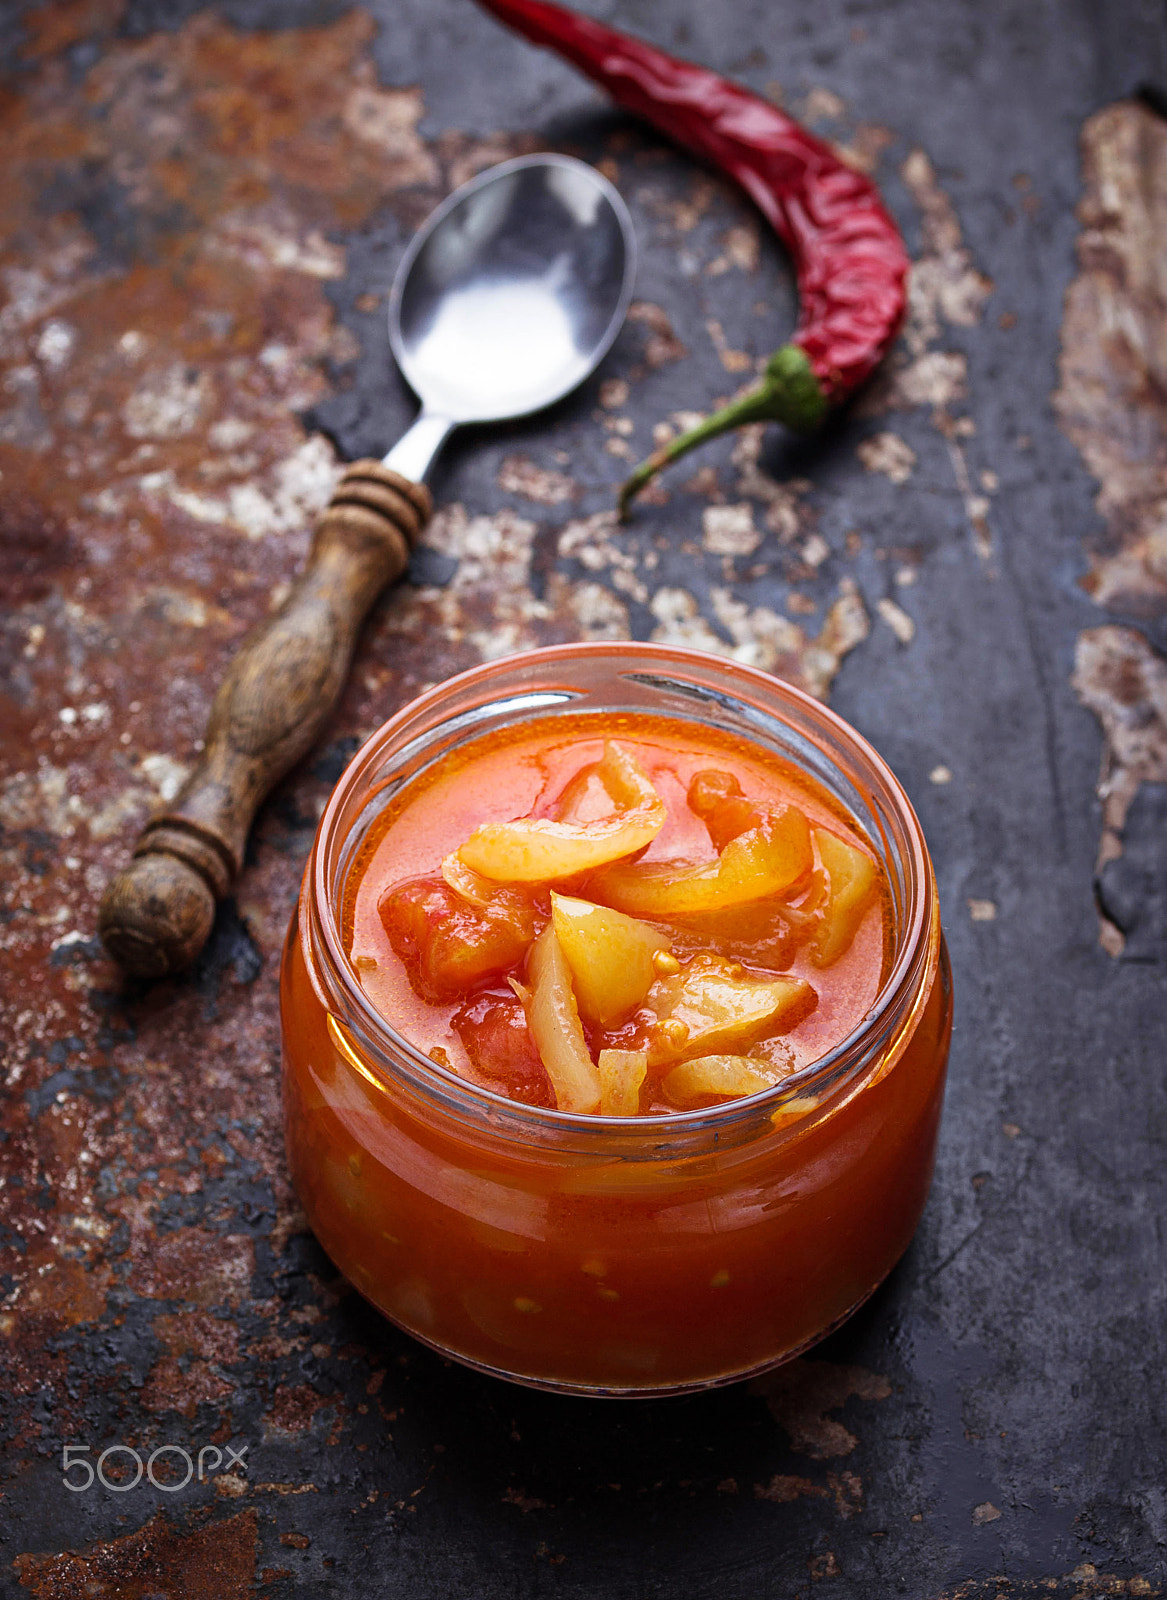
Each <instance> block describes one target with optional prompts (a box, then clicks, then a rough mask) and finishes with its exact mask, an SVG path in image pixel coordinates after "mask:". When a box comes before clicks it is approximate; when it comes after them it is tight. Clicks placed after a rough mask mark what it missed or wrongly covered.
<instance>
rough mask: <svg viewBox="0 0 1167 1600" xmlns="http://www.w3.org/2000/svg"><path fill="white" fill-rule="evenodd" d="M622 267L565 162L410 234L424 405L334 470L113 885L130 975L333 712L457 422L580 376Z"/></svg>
mask: <svg viewBox="0 0 1167 1600" xmlns="http://www.w3.org/2000/svg"><path fill="white" fill-rule="evenodd" d="M634 259H635V243H634V239H633V234H632V224H631V221H630V219H629V216H628V212H627V210H626V208H625V206H624V203H623V201H622V200H621V199H620V196H619V195H618V194H617V193H616V191H615V190H614V189H613V188H612V186H611V184H609V183H608V182H607V181H606V180H605V179H604V178H602V177H601V176H600V175H599V173H597V172H595V171H593V169H592V168H591V167H588V166H585V165H584V164H583V162H580V161H574V160H572V159H571V158H570V157H568V156H558V155H536V156H524V157H521V158H520V159H519V160H517V161H507V162H504V163H503V164H502V165H501V166H498V167H493V168H491V169H490V170H489V171H488V172H484V173H481V174H480V175H479V176H478V177H477V178H475V179H473V180H472V181H471V182H470V183H468V184H466V185H465V186H464V187H463V188H461V189H459V190H457V191H456V193H454V194H452V195H451V196H450V198H449V199H448V200H447V201H446V202H445V203H444V204H443V205H441V206H439V207H438V209H437V211H435V212H434V214H433V216H432V217H431V218H430V219H429V221H428V222H427V223H426V224H425V226H424V227H423V228H422V230H421V232H420V233H419V234H418V236H417V237H416V238H415V239H414V241H413V243H412V244H411V245H410V247H409V249H408V250H407V252H406V254H405V258H404V260H403V261H402V263H401V266H400V269H399V270H398V273H397V277H396V280H395V281H394V285H393V290H392V294H391V296H390V307H389V336H390V340H391V342H392V345H393V351H394V354H395V355H396V357H397V360H398V362H399V364H400V366H401V370H402V372H403V373H404V374H405V377H406V379H407V380H408V381H409V383H410V385H411V386H412V387H413V389H414V390H415V391H416V393H417V394H418V396H419V397H420V399H421V402H422V408H421V412H420V414H419V416H418V417H417V419H416V421H415V422H414V424H413V426H412V427H411V428H410V429H409V430H408V432H407V433H406V434H405V435H404V436H403V438H402V439H401V440H399V442H398V443H397V444H396V445H395V446H394V447H393V449H392V450H391V451H390V452H389V454H388V455H387V456H386V457H385V458H384V460H382V461H356V462H353V463H352V465H351V466H349V467H348V468H346V470H345V472H344V474H343V476H342V478H341V480H340V483H339V485H338V487H337V490H336V493H335V494H334V495H333V497H332V500H331V502H330V503H329V505H328V507H327V509H326V510H325V511H324V513H323V515H322V516H321V518H320V520H319V522H318V523H317V526H316V531H315V536H314V538H313V542H312V549H311V552H310V553H309V557H308V564H307V566H306V567H305V569H304V571H303V573H302V574H301V576H300V577H299V578H298V579H297V580H296V583H295V585H294V586H293V588H292V590H291V593H290V594H289V595H288V598H287V600H286V601H285V602H284V604H283V606H282V607H281V609H280V611H279V612H278V613H277V614H276V615H275V616H274V617H272V618H271V619H270V620H269V621H267V622H264V623H261V624H260V625H259V626H258V627H256V628H255V629H253V631H252V632H251V633H250V634H249V635H248V636H247V638H246V639H245V640H244V642H243V644H242V645H241V647H240V649H239V652H238V654H237V655H236V656H235V659H234V660H233V661H232V663H231V666H230V667H229V668H228V671H227V675H226V677H225V678H224V680H223V682H222V683H221V684H220V686H219V691H218V694H217V695H216V696H215V701H214V704H213V706H212V707H211V716H210V721H209V723H208V725H207V732H206V738H205V740H204V748H203V753H202V755H201V757H200V760H199V763H198V765H197V766H196V767H195V769H194V771H193V772H192V774H191V776H190V778H189V779H188V780H187V782H186V784H185V786H184V787H183V789H182V791H181V793H180V794H179V795H178V797H177V798H176V800H175V801H174V803H173V804H172V805H171V806H170V807H169V808H168V809H167V810H166V811H164V812H163V813H162V814H161V815H159V816H156V817H154V818H152V819H151V821H150V822H148V823H147V824H146V827H145V829H144V830H143V832H142V834H141V837H140V838H139V839H138V842H137V845H136V847H135V850H134V859H133V860H132V861H131V862H130V864H129V866H128V867H126V868H125V869H124V870H123V871H122V872H121V873H119V874H118V876H117V877H116V878H115V879H114V880H113V882H112V883H111V884H110V885H109V888H108V889H107V890H106V892H105V896H104V898H103V900H102V903H101V909H100V911H99V913H98V930H99V932H100V934H101V937H102V940H103V941H104V943H105V946H106V949H107V950H108V951H109V952H110V954H111V955H112V956H113V957H114V958H115V959H116V960H117V961H119V962H120V963H121V965H122V966H123V967H125V968H126V969H127V971H129V972H131V973H133V974H135V975H136V976H139V977H150V978H153V977H160V976H162V975H163V974H165V973H169V972H174V971H177V970H179V969H180V968H182V967H185V966H187V965H189V964H190V962H192V961H193V960H194V959H195V957H196V956H197V955H198V953H199V951H200V950H201V949H202V947H203V944H204V943H205V942H206V938H207V935H208V934H209V933H210V931H211V924H212V922H213V921H214V914H215V901H216V900H217V899H220V898H222V896H223V895H225V894H226V893H227V891H228V889H229V888H230V886H231V883H232V880H233V879H234V878H235V877H236V876H237V875H238V873H239V870H240V867H241V865H242V861H243V851H244V845H245V843H246V840H247V832H248V829H249V828H250V826H251V822H252V818H253V817H254V816H255V812H256V810H257V808H258V806H259V803H260V801H261V800H262V799H263V797H264V795H266V794H267V792H268V790H269V789H270V788H271V787H272V785H273V784H274V783H275V782H276V780H277V779H278V778H280V777H282V776H283V774H284V773H285V772H286V771H287V770H288V768H289V767H291V766H292V765H293V763H294V762H296V761H298V760H299V758H300V757H301V756H302V755H303V754H304V753H305V752H306V751H307V750H308V749H309V747H310V746H311V745H312V744H313V743H314V741H315V739H316V737H317V735H318V734H319V732H320V730H321V728H322V727H323V725H324V723H325V722H326V721H327V720H328V718H329V717H330V716H331V714H332V712H333V710H334V709H335V706H336V702H337V700H338V699H339V697H340V692H341V689H342V688H343V686H344V680H345V678H346V676H347V674H348V669H349V664H350V662H351V661H352V655H353V650H354V649H355V647H356V641H357V635H358V633H359V631H360V627H361V624H362V622H363V621H364V619H365V617H366V615H367V614H368V611H369V608H370V607H371V606H372V604H373V601H374V600H375V599H376V597H377V595H378V593H379V592H380V590H381V589H382V588H383V587H384V585H385V584H386V583H388V582H389V581H390V579H392V578H396V577H399V576H400V574H401V573H402V572H403V571H404V570H405V567H406V566H407V564H408V562H409V555H410V550H411V549H412V547H413V545H414V543H415V542H416V540H417V537H418V535H419V533H420V532H421V529H422V528H423V527H424V525H425V523H426V521H427V520H428V518H429V514H430V510H431V501H430V495H429V491H428V489H427V488H426V487H425V482H424V480H425V477H426V474H427V473H428V472H429V470H430V467H431V466H432V464H433V462H434V459H435V457H436V456H437V453H438V451H439V450H440V449H441V447H442V445H443V444H444V442H445V440H446V439H447V437H448V436H449V434H450V432H451V430H452V429H453V428H456V427H458V426H460V425H461V424H463V423H475V422H477V423H481V422H505V421H507V420H509V419H510V418H513V417H521V416H525V415H527V414H528V413H529V412H532V411H538V410H540V409H541V408H542V407H544V406H548V405H551V404H552V402H553V401H555V400H559V399H561V398H562V397H563V396H564V395H565V394H567V393H569V392H570V391H571V390H572V389H574V388H575V387H576V385H577V384H579V383H580V382H582V380H583V379H584V378H586V377H587V376H588V374H589V373H590V372H592V371H593V370H594V368H595V367H596V366H597V364H598V363H599V362H600V361H601V360H602V359H603V357H604V355H605V354H606V353H607V351H608V349H609V347H610V345H611V343H612V341H613V339H614V338H615V337H616V334H617V332H618V331H619V329H620V325H621V323H622V322H623V320H624V314H625V312H626V311H627V309H628V301H629V298H630V296H631V292H632V276H633V264H634Z"/></svg>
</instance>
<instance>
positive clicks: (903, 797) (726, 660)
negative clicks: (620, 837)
mask: <svg viewBox="0 0 1167 1600" xmlns="http://www.w3.org/2000/svg"><path fill="white" fill-rule="evenodd" d="M581 657H583V658H586V659H588V660H599V661H602V660H604V659H608V660H611V661H612V662H616V661H621V662H623V663H625V664H628V662H629V658H630V657H631V658H633V661H634V662H639V663H643V664H644V665H645V666H647V665H648V664H649V663H652V664H655V665H656V666H657V667H665V668H667V667H674V668H679V669H682V670H684V669H688V670H689V672H690V673H691V674H694V675H701V674H706V675H707V674H709V673H710V671H711V670H712V671H714V672H716V673H719V674H724V675H725V676H727V677H729V678H732V679H733V680H735V682H736V683H738V684H739V685H741V686H742V687H743V688H747V687H748V688H752V689H753V690H755V691H756V692H757V693H758V694H760V695H761V696H762V697H763V698H764V699H766V700H768V701H771V702H772V701H774V700H775V699H777V700H779V701H785V702H786V703H787V704H788V705H789V706H790V708H791V709H794V710H797V711H798V712H799V713H800V714H801V717H802V719H803V720H804V721H805V722H808V723H810V724H811V725H812V726H813V725H815V724H819V725H821V726H822V727H823V728H824V729H825V730H829V732H830V733H832V734H833V735H834V736H835V737H836V738H837V739H839V741H840V743H842V744H844V745H845V746H846V747H847V749H848V751H849V752H850V753H852V754H854V755H855V756H857V757H858V758H859V760H860V762H861V763H862V765H863V767H864V768H865V769H866V770H865V771H864V777H865V778H867V779H869V780H871V781H872V784H873V787H878V788H880V789H882V790H883V791H884V793H885V794H886V795H887V796H888V797H889V798H890V799H891V800H892V802H893V803H894V806H895V809H896V810H897V812H898V813H899V815H900V817H901V819H902V820H903V821H904V822H905V823H906V824H907V826H906V829H905V836H906V841H907V843H908V846H909V849H908V853H907V860H908V862H909V864H910V874H909V881H910V884H911V888H912V894H911V898H910V902H909V907H908V915H907V916H906V917H905V918H904V920H903V922H902V923H901V924H900V936H899V939H898V941H897V944H898V948H897V952H896V956H895V960H894V961H893V963H892V967H891V970H890V971H889V972H888V974H887V977H886V978H885V979H884V981H883V983H882V985H881V986H880V989H879V993H878V994H877V996H876V998H875V1001H874V1002H873V1004H872V1006H871V1007H870V1009H869V1010H868V1011H867V1013H866V1014H865V1015H864V1017H863V1018H862V1020H861V1021H860V1022H859V1023H858V1024H857V1025H856V1027H855V1028H853V1029H852V1030H851V1032H850V1033H849V1034H847V1035H846V1037H845V1038H843V1039H841V1040H840V1041H839V1042H838V1044H836V1045H835V1046H834V1047H833V1048H832V1049H831V1050H829V1051H827V1053H826V1054H825V1055H822V1056H819V1057H818V1058H817V1059H815V1060H814V1061H811V1062H808V1063H807V1064H806V1066H804V1067H802V1068H800V1069H799V1070H798V1071H797V1072H795V1073H792V1074H791V1075H790V1076H789V1077H788V1078H784V1079H783V1080H782V1081H781V1082H779V1083H777V1084H775V1085H774V1086H773V1087H772V1088H770V1089H767V1090H764V1091H762V1092H760V1093H758V1094H753V1095H748V1096H742V1097H739V1098H737V1099H734V1100H727V1101H725V1102H724V1103H723V1104H721V1105H716V1106H706V1107H702V1108H699V1109H698V1110H695V1111H670V1112H659V1113H655V1114H646V1115H636V1116H632V1117H613V1116H603V1117H601V1116H599V1115H597V1114H591V1113H586V1114H585V1113H581V1112H572V1111H560V1110H558V1109H557V1108H551V1107H543V1106H530V1105H527V1104H525V1103H524V1102H522V1101H517V1100H512V1099H510V1098H509V1097H507V1096H506V1095H502V1094H497V1093H495V1092H494V1091H493V1090H490V1089H485V1088H483V1087H481V1086H480V1085H479V1084H476V1083H472V1082H471V1081H470V1080H469V1079H466V1078H463V1077H461V1076H460V1075H459V1074H458V1073H456V1072H454V1071H453V1070H452V1069H451V1068H445V1067H442V1066H440V1065H439V1064H438V1063H437V1062H435V1061H433V1060H432V1059H431V1058H430V1057H429V1056H427V1055H425V1054H423V1052H422V1051H420V1050H418V1049H417V1047H416V1046H415V1045H413V1044H411V1043H410V1041H409V1040H408V1039H406V1038H405V1036H404V1035H403V1034H400V1033H398V1032H397V1030H396V1029H395V1028H394V1027H393V1026H392V1024H391V1023H389V1022H388V1021H387V1019H386V1018H385V1017H384V1016H383V1015H382V1014H381V1013H380V1012H379V1011H378V1010H377V1009H376V1007H375V1006H374V1005H373V1003H372V1002H371V1001H370V1000H369V998H368V997H367V995H366V994H365V993H364V990H363V989H362V988H361V986H360V984H359V982H358V981H357V980H356V977H355V974H354V972H353V969H352V966H351V963H350V962H349V961H348V959H347V957H346V955H345V953H344V948H343V942H342V939H341V933H340V928H339V926H338V925H337V919H336V916H335V913H334V909H333V901H332V894H331V892H330V888H331V886H330V884H329V882H328V872H327V861H326V852H325V850H324V849H323V848H322V845H324V844H325V843H326V842H327V841H329V839H330V838H331V837H332V836H333V835H334V834H335V833H336V831H337V825H338V818H339V816H340V813H341V811H342V809H343V807H344V805H345V803H346V801H347V800H348V798H349V796H350V795H351V793H352V791H353V790H354V789H355V788H357V787H358V785H359V784H360V782H361V780H362V779H364V778H365V777H366V775H367V772H368V769H369V767H370V766H371V765H372V764H373V763H374V762H375V761H376V760H377V758H378V757H379V754H380V750H381V747H382V745H383V744H384V742H385V741H386V739H387V738H389V737H391V736H392V734H393V733H394V732H395V731H397V730H398V729H399V728H401V727H403V726H406V725H408V724H409V723H410V722H412V721H414V720H416V719H417V718H418V717H419V716H422V715H424V714H425V713H427V712H429V711H430V710H431V709H432V708H434V707H435V706H438V705H440V704H441V703H442V701H443V700H446V699H450V698H452V697H454V696H456V695H458V694H459V693H462V692H465V691H467V690H473V689H474V688H475V687H477V686H478V685H484V686H485V685H489V684H490V683H491V682H492V681H493V680H495V679H497V678H498V677H499V676H501V675H505V674H506V673H507V672H508V671H509V670H512V669H517V668H520V667H523V668H528V669H534V668H536V667H538V666H541V665H542V666H547V667H549V668H553V667H555V666H557V665H560V664H563V665H567V664H570V663H571V662H573V661H578V660H579V659H580V658H581ZM308 884H310V885H311V890H312V895H311V902H312V903H311V909H312V911H313V912H314V917H313V925H314V932H315V933H316V934H317V935H318V938H317V939H314V940H313V943H314V946H315V953H316V954H317V956H318V957H323V958H324V960H325V964H326V966H327V968H328V976H329V977H330V978H331V980H332V981H331V982H329V983H328V985H327V988H328V990H329V998H330V1000H331V999H336V1000H343V1001H347V1002H348V1005H347V1006H346V1008H345V1009H346V1010H348V1012H349V1014H348V1015H347V1016H339V1017H337V1018H336V1020H337V1021H339V1022H341V1023H343V1024H345V1025H346V1026H348V1027H350V1028H351V1027H352V1026H353V1024H354V1023H355V1022H358V1018H359V1023H358V1030H359V1032H360V1033H361V1034H362V1035H365V1036H367V1037H368V1039H369V1042H370V1043H372V1044H374V1046H375V1047H376V1048H377V1049H378V1051H380V1050H382V1049H384V1048H385V1047H388V1049H391V1050H392V1051H393V1053H394V1054H395V1055H396V1056H398V1057H403V1058H404V1061H405V1062H406V1063H408V1069H409V1071H408V1077H409V1081H410V1082H411V1084H413V1085H414V1086H416V1087H421V1088H424V1089H425V1090H427V1091H428V1092H429V1093H430V1095H431V1096H433V1097H435V1098H437V1099H439V1100H441V1101H443V1102H444V1103H445V1105H446V1108H447V1109H449V1110H453V1111H457V1112H460V1113H462V1114H463V1115H465V1114H467V1113H473V1112H475V1111H477V1112H479V1113H485V1114H489V1115H490V1116H492V1117H493V1118H498V1117H499V1116H502V1117H505V1118H507V1119H508V1120H510V1121H511V1122H513V1123H514V1124H516V1125H518V1126H520V1127H521V1126H523V1125H526V1126H527V1127H528V1128H531V1129H539V1130H541V1131H543V1132H546V1131H549V1130H555V1131H558V1132H563V1133H576V1134H582V1135H587V1136H589V1137H590V1138H591V1139H592V1140H597V1139H599V1138H603V1137H604V1136H610V1135H614V1136H616V1137H617V1138H618V1137H619V1136H621V1135H638V1136H640V1138H642V1139H643V1138H650V1139H656V1140H660V1139H661V1138H662V1136H663V1137H667V1138H668V1139H669V1140H670V1141H671V1140H673V1139H676V1138H678V1137H679V1136H681V1135H683V1134H686V1133H688V1134H694V1133H709V1132H713V1133H720V1132H728V1131H729V1130H731V1129H732V1128H734V1127H736V1126H737V1125H739V1124H741V1123H743V1122H750V1123H752V1122H755V1121H756V1120H757V1119H758V1116H759V1113H764V1114H767V1115H768V1114H770V1113H772V1112H773V1111H775V1110H777V1109H780V1108H781V1106H782V1105H783V1103H784V1102H787V1101H790V1100H794V1099H797V1098H798V1097H800V1096H804V1095H807V1094H808V1093H811V1092H814V1093H818V1092H819V1091H822V1090H825V1089H830V1088H832V1087H833V1086H834V1085H835V1083H836V1082H837V1081H838V1080H839V1079H840V1078H841V1077H842V1076H844V1075H845V1074H846V1071H847V1069H848V1067H849V1066H850V1065H851V1064H852V1063H853V1060H854V1058H855V1057H856V1055H857V1051H858V1047H859V1045H860V1044H861V1043H862V1042H866V1041H867V1040H869V1039H870V1038H871V1036H872V1035H873V1034H874V1035H876V1036H877V1037H879V1038H882V1037H883V1036H884V1035H890V1034H892V1033H893V1032H894V1030H895V1026H896V1023H897V1021H898V1017H899V1013H900V1010H901V1009H902V1006H903V1004H904V1003H910V1000H911V996H912V994H913V993H914V991H915V985H913V984H912V983H911V980H912V977H913V975H914V974H915V973H916V972H917V970H921V971H922V961H925V960H926V959H927V956H928V947H929V930H930V927H931V925H932V922H933V920H934V915H935V909H936V891H935V881H934V878H933V874H932V867H931V861H930V858H929V856H928V851H927V846H926V844H925V841H924V835H923V830H922V829H921V826H920V822H919V818H918V817H917V816H916V813H915V809H914V807H913V806H912V803H911V801H910V800H909V798H908V795H907V793H906V791H905V790H904V788H903V785H902V784H901V783H900V781H899V779H898V778H897V777H896V776H895V774H894V773H893V772H892V770H891V768H890V767H889V766H888V765H887V763H886V762H885V761H884V759H883V757H882V756H881V755H880V754H879V752H878V751H877V750H876V749H875V748H874V746H873V745H871V744H870V743H869V742H868V741H867V739H865V738H864V737H863V735H862V734H861V733H859V732H858V731H857V730H856V729H855V728H853V727H852V726H851V724H850V723H848V722H846V721H845V720H844V719H843V718H842V717H841V716H839V714H838V712H836V711H833V710H832V709H831V708H830V707H829V706H827V705H825V704H824V703H823V702H822V701H820V700H816V699H815V698H814V696H813V695H811V694H808V693H807V692H806V690H804V689H800V688H798V687H797V686H796V685H794V684H792V683H788V682H786V681H785V680H784V679H781V678H777V677H774V676H773V675H772V674H770V673H767V672H764V671H763V670H762V669H761V668H758V667H753V666H749V665H747V664H746V663H744V662H740V661H736V660H734V659H733V657H729V656H719V655H715V654H713V653H712V652H709V651H703V650H696V649H692V648H690V647H688V646H684V645H672V644H655V643H650V642H646V641H642V640H585V641H581V642H577V643H573V644H560V645H548V646H545V647H542V648H540V649H536V650H527V651H521V652H517V653H513V654H510V655H506V656H499V657H495V658H494V659H492V660H490V661H486V662H483V663H481V664H480V665H479V666H476V667H471V668H469V669H468V670H467V671H465V672H461V673H458V674H457V675H456V676H455V677H453V678H448V679H445V680H443V681H442V682H441V683H439V684H435V685H434V686H433V687H431V688H429V689H427V690H424V691H423V692H422V693H421V694H420V695H418V696H416V697H415V698H414V699H412V700H410V701H409V702H408V703H407V704H406V705H404V706H402V707H401V709H400V710H398V711H397V712H395V713H394V715H393V716H392V717H390V718H389V719H388V720H387V721H386V722H384V723H382V724H381V726H380V727H379V728H377V729H376V730H375V731H374V732H373V733H372V734H370V735H369V737H368V738H367V739H366V740H365V742H364V744H363V745H362V746H361V747H360V749H359V750H358V751H357V752H356V754H355V755H354V756H353V758H352V760H351V761H350V763H349V765H348V767H347V768H346V769H345V771H344V772H343V773H342V774H341V777H340V779H339V780H338V782H337V784H336V786H335V788H334V789H333V792H332V794H331V796H330V797H329V800H328V803H327V805H326V806H325V808H324V812H323V814H322V815H321V818H320V823H319V826H318V828H317V831H316V837H315V840H314V842H313V846H312V856H311V859H310V863H309V875H308V878H307V880H306V885H305V886H306V887H307V886H308ZM897 1002H899V1004H897ZM354 1012H355V1015H354ZM368 1065H369V1067H370V1068H371V1069H373V1070H375V1071H376V1072H377V1073H378V1074H379V1075H381V1076H385V1072H384V1068H383V1067H382V1066H381V1063H380V1062H379V1061H373V1062H370V1063H369V1064H368ZM395 1065H396V1063H395ZM403 1075H404V1074H399V1076H403Z"/></svg>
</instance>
